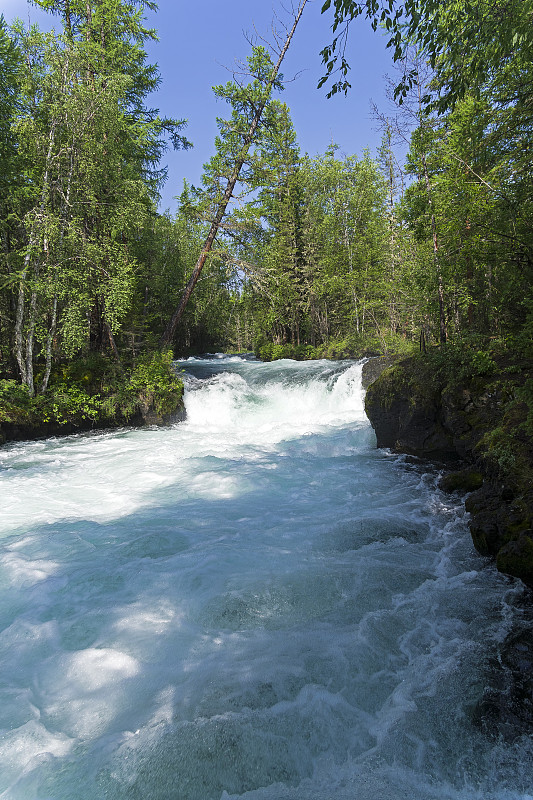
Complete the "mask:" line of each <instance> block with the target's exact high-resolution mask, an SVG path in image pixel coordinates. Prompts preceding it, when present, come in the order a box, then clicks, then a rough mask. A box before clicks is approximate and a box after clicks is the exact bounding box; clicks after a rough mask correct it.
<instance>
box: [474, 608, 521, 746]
mask: <svg viewBox="0 0 533 800" xmlns="http://www.w3.org/2000/svg"><path fill="white" fill-rule="evenodd" d="M485 680H486V682H487V685H486V688H485V690H484V692H483V697H482V698H481V700H480V701H479V702H478V703H477V705H476V707H475V708H474V710H473V715H472V716H473V721H474V723H475V724H476V725H477V726H478V727H480V728H481V730H482V731H483V732H484V733H485V734H486V735H488V736H490V737H494V738H500V737H503V738H504V739H505V740H506V741H508V742H513V741H516V739H518V738H519V737H520V736H523V735H528V736H529V735H531V731H532V730H533V626H532V625H531V624H529V625H527V626H525V627H523V628H522V629H521V630H518V631H513V632H512V633H511V634H509V636H507V637H506V639H505V640H504V642H503V643H502V644H501V645H500V648H499V653H498V655H497V658H495V659H494V660H493V661H492V662H491V664H490V665H489V669H488V671H487V674H486V678H485Z"/></svg>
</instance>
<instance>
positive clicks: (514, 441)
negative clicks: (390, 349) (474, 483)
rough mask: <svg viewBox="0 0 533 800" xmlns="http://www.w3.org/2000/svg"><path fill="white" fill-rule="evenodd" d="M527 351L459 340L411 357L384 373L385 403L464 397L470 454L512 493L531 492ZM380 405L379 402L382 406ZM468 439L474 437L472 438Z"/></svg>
mask: <svg viewBox="0 0 533 800" xmlns="http://www.w3.org/2000/svg"><path fill="white" fill-rule="evenodd" d="M532 375H533V352H531V351H528V350H526V349H525V348H514V347H511V346H509V342H506V341H502V340H497V339H491V340H486V341H483V340H480V339H475V338H471V339H462V340H460V341H456V342H451V343H449V344H448V345H446V347H444V348H441V347H435V348H432V349H431V350H429V351H428V352H427V353H425V354H417V355H416V356H414V357H412V358H410V359H409V362H408V366H407V367H406V366H405V362H403V363H400V364H398V365H395V366H393V367H391V368H390V369H389V370H387V371H386V373H384V378H385V381H384V384H385V386H386V390H387V392H388V393H389V394H388V396H387V397H386V398H385V401H386V402H387V401H389V402H390V404H392V402H393V401H394V397H395V396H396V395H398V394H401V395H403V396H408V397H409V398H410V402H412V404H413V405H417V404H420V401H421V400H422V401H423V402H429V401H432V400H435V401H438V398H446V397H448V398H453V397H455V398H459V397H463V396H464V397H465V400H464V401H463V402H464V404H465V407H464V409H462V410H461V413H462V414H463V418H464V422H465V425H466V426H467V427H468V428H469V431H468V434H467V435H469V436H471V435H472V433H473V434H478V436H477V445H476V448H475V453H474V455H475V456H476V457H477V458H479V459H480V460H481V461H482V462H483V463H484V464H485V467H486V469H487V470H488V471H489V472H490V473H491V474H492V475H493V476H494V477H496V478H499V479H501V480H502V481H504V482H505V483H510V484H511V485H513V487H515V489H516V491H517V492H519V493H521V492H529V491H531V489H532V488H533V378H532V377H531V376H532ZM386 402H385V404H386ZM473 438H476V437H475V436H474V437H473Z"/></svg>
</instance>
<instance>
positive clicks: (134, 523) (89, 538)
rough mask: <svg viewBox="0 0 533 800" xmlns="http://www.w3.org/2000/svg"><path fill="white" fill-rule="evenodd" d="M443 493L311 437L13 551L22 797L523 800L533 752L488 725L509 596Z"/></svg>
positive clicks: (14, 763) (11, 718)
mask: <svg viewBox="0 0 533 800" xmlns="http://www.w3.org/2000/svg"><path fill="white" fill-rule="evenodd" d="M115 435H116V434H115ZM361 436H363V437H365V436H368V432H365V433H360V432H359V433H357V432H356V433H355V434H354V439H353V447H354V452H356V451H357V448H358V446H359V443H360V442H361V438H360V437H361ZM365 441H366V440H365ZM317 453H320V454H321V457H322V458H323V459H324V461H323V463H322V469H321V472H320V474H319V476H318V477H316V476H314V477H313V476H311V474H310V473H309V471H308V469H307V464H308V463H311V462H313V461H316V458H317ZM328 453H330V454H331V456H332V458H334V459H335V469H334V470H331V471H330V470H329V468H328V462H327V454H328ZM192 461H194V459H191V462H192ZM198 464H199V461H198ZM339 470H346V471H349V472H350V480H349V481H347V482H345V481H342V482H339V480H338V476H339ZM234 474H235V475H237V474H239V476H240V479H239V483H238V484H237V482H236V481H233V480H232V478H233V476H234ZM363 474H364V476H365V480H363V477H362V476H363ZM378 474H379V475H380V479H379V483H378V481H377V478H376V480H373V476H374V475H376V476H377V475H378ZM219 478H220V480H219ZM424 481H426V485H425V486H424V485H423V484H424ZM432 482H433V483H434V476H429V477H427V476H426V477H424V473H423V470H422V469H418V471H417V470H416V469H415V468H413V469H410V470H404V469H403V468H400V467H398V464H397V462H395V461H394V460H392V459H390V458H387V457H386V456H384V455H383V454H379V453H374V452H370V451H368V452H366V451H365V452H363V453H362V454H360V456H359V461H358V464H357V465H355V464H354V462H353V461H352V460H350V458H348V457H347V458H346V459H343V458H342V457H341V458H340V459H339V457H338V455H337V448H336V441H335V434H332V435H331V436H329V437H324V436H320V435H312V436H309V437H307V439H306V444H305V447H304V448H303V450H300V451H299V453H298V454H297V453H296V452H295V451H294V449H293V448H292V445H291V443H290V442H287V443H285V444H284V445H283V446H282V447H281V448H280V451H279V453H278V454H277V458H276V463H275V465H273V464H272V463H267V462H265V461H262V460H261V458H260V457H259V455H257V458H250V459H248V460H243V459H233V460H232V459H228V458H225V457H220V458H217V457H215V456H210V457H208V458H204V459H202V462H201V466H199V467H198V471H197V473H196V478H195V481H193V482H191V484H190V485H188V486H184V485H182V484H180V483H178V482H174V483H173V482H170V483H168V484H167V485H165V486H164V487H159V488H156V489H154V490H153V491H152V492H151V494H150V498H149V503H150V505H149V507H143V508H141V509H140V510H137V511H135V512H133V513H129V514H124V515H123V516H120V517H118V518H116V519H113V520H110V521H106V522H101V521H100V522H97V521H91V520H76V521H69V520H64V521H61V522H54V523H52V524H43V525H38V526H35V527H32V528H25V529H24V531H23V532H21V533H20V534H18V535H16V536H15V535H13V536H9V537H8V538H6V539H4V540H3V541H2V549H1V550H0V556H1V562H0V565H1V570H2V572H3V573H4V580H3V581H2V589H1V591H0V597H1V598H2V600H1V603H2V607H3V609H4V610H3V614H4V616H3V623H2V624H3V630H2V633H1V644H2V648H1V652H2V656H1V662H2V666H1V669H2V675H3V676H4V678H5V679H6V683H5V687H4V689H3V690H2V695H3V701H2V708H3V718H4V724H3V727H4V730H5V731H6V736H5V737H4V746H5V747H4V750H3V752H4V756H3V758H4V760H5V771H4V772H3V775H4V778H3V780H4V781H5V783H4V785H3V786H2V788H5V789H6V791H7V794H6V798H9V800H19V798H20V799H23V800H33V799H34V798H35V799H36V798H44V797H50V798H54V800H66V798H68V799H69V800H71V798H72V797H77V798H79V800H100V798H106V800H110V799H112V800H126V799H127V800H137V799H138V798H139V800H140V798H142V800H219V798H221V796H222V794H223V792H226V793H227V795H224V797H236V796H240V795H243V794H244V793H245V792H249V793H250V798H252V797H254V798H255V797H257V798H260V797H261V798H271V800H279V798H282V797H287V798H298V800H303V798H306V800H309V798H315V799H316V800H330V797H332V796H335V797H336V798H340V799H341V800H348V798H350V800H354V798H355V797H357V800H375V798H377V797H379V800H403V798H407V797H410V798H411V800H429V799H430V798H438V800H443V799H444V798H450V799H451V800H455V799H456V798H468V799H469V800H471V799H475V800H478V799H479V800H481V798H483V800H487V798H499V797H502V798H503V797H507V796H508V797H509V798H512V800H516V799H517V798H518V797H525V795H524V794H523V793H524V792H525V791H527V789H528V784H527V776H528V774H529V775H531V769H530V766H531V748H530V749H529V750H528V749H527V748H526V747H525V746H523V743H521V749H518V748H517V747H515V745H514V744H513V747H508V748H507V749H506V747H505V746H504V744H502V743H501V742H496V743H495V742H494V739H492V738H491V737H490V736H487V735H484V733H483V731H482V730H480V728H479V727H477V726H476V724H474V723H475V721H476V720H472V719H470V718H469V709H472V708H474V707H475V705H476V703H477V702H478V701H479V698H480V697H481V696H482V694H483V689H484V686H483V681H484V680H485V678H486V674H487V670H488V669H490V667H491V664H492V662H493V660H494V658H496V657H497V654H498V631H500V630H501V625H502V618H503V617H505V614H509V613H510V612H509V609H508V607H507V606H506V604H505V598H504V593H505V587H506V583H505V581H504V579H502V578H501V576H497V575H496V574H495V573H494V572H493V571H488V570H487V571H485V572H483V570H482V565H483V563H484V562H482V560H481V559H480V558H479V557H477V556H476V555H475V554H473V553H472V552H471V548H470V547H469V546H468V544H464V542H465V541H467V540H466V539H465V537H464V536H462V538H461V533H464V525H463V523H462V522H461V521H459V522H457V518H456V516H455V512H453V513H452V511H450V512H447V511H446V510H444V511H443V510H442V509H439V508H437V509H435V507H434V506H433V505H432V501H431V502H430V499H428V498H431V497H432V495H431V493H430V492H428V486H431V485H432ZM419 484H420V486H421V488H420V490H419V489H417V486H418V485H419ZM421 494H424V497H425V498H426V500H425V506H424V505H423V504H422V507H421V502H420V496H421ZM447 526H448V527H447ZM436 529H438V535H437V533H436ZM443 531H444V533H443ZM461 542H463V544H461ZM454 559H455V560H454ZM487 585H489V587H490V585H493V589H494V592H493V594H492V595H491V598H490V599H488V598H487ZM508 588H509V587H508ZM489 591H490V589H489ZM509 591H511V589H509ZM502 597H503V600H502ZM6 737H7V738H6ZM513 748H514V749H513ZM0 749H1V748H0ZM528 759H529V761H528ZM491 764H492V765H494V771H492V772H491V770H492V766H491ZM518 764H520V765H521V766H520V768H518V766H517V765H518ZM392 770H395V774H396V778H394V780H393V781H392V783H391V780H392V779H391V777H390V776H391V774H392V773H391V771H392ZM321 775H323V776H324V777H323V778H321V777H320V776H321ZM363 775H364V776H365V777H364V779H363V777H362V776H363ZM413 776H415V777H413ZM491 780H492V784H491V782H490V781H491ZM327 781H330V785H329V788H327ZM332 781H333V783H331V782H332ZM9 786H10V787H11V788H7V787H9ZM268 787H270V789H269V788H268ZM356 790H357V794H354V792H355V791H356ZM332 791H334V795H332V794H331V792H332ZM506 792H508V794H507V795H506V794H505V793H506ZM509 793H510V794H509Z"/></svg>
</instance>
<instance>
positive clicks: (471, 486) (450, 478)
mask: <svg viewBox="0 0 533 800" xmlns="http://www.w3.org/2000/svg"><path fill="white" fill-rule="evenodd" d="M482 485H483V475H482V474H481V472H475V471H472V470H468V469H464V470H460V471H459V472H450V473H449V474H448V475H443V477H442V478H441V479H440V481H439V489H442V491H443V492H448V493H450V494H451V493H452V492H463V493H466V492H475V491H476V490H477V489H481V487H482Z"/></svg>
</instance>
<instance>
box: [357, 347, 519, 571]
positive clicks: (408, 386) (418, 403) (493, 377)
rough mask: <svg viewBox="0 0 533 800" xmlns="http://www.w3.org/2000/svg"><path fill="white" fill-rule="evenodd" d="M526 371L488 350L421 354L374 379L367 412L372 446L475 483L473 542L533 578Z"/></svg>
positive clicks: (452, 479)
mask: <svg viewBox="0 0 533 800" xmlns="http://www.w3.org/2000/svg"><path fill="white" fill-rule="evenodd" d="M472 365H473V366H472ZM531 374H532V373H531V364H529V363H526V364H525V363H519V364H517V363H510V362H509V359H508V358H502V359H500V360H499V362H498V361H497V360H492V359H487V358H485V357H484V354H479V357H478V359H477V362H476V360H475V359H474V360H473V361H472V362H471V363H470V364H469V365H466V363H465V362H461V361H460V360H459V359H456V361H455V362H454V361H453V357H450V356H447V359H446V360H445V359H443V358H438V357H433V358H432V357H429V356H426V357H422V356H420V357H418V356H417V357H413V358H409V359H406V360H403V361H400V362H398V363H396V364H395V365H393V366H392V367H390V368H388V369H385V371H383V372H382V374H381V375H380V377H379V378H378V379H377V380H376V381H374V382H373V383H371V384H370V386H369V387H368V390H367V394H366V412H367V415H368V417H369V419H370V422H371V423H372V425H373V427H374V430H375V432H376V436H377V443H378V447H388V448H391V449H392V450H394V451H396V452H402V453H410V454H413V455H416V456H420V457H423V458H429V459H433V460H439V461H444V462H446V463H447V464H448V465H449V466H451V467H453V468H454V469H455V470H456V471H455V472H454V473H452V474H450V475H449V476H447V477H446V478H445V479H444V480H443V481H442V488H443V489H445V490H451V491H453V490H462V491H464V492H471V493H470V494H469V495H468V497H467V499H466V507H467V510H468V511H469V512H470V515H471V521H470V530H471V533H472V538H473V541H474V545H475V547H476V549H477V550H478V551H479V552H480V553H482V554H483V555H490V556H493V557H495V558H496V564H497V566H498V569H500V570H501V571H502V572H505V573H508V574H510V575H514V576H516V577H519V578H521V579H522V580H523V581H524V582H525V583H526V584H528V585H529V586H532V587H533V437H532V435H531V428H532V427H533V417H532V412H531V408H530V404H529V403H528V392H529V391H530V390H531V386H530V384H531V379H530V375H531ZM472 490H474V491H472Z"/></svg>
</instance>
